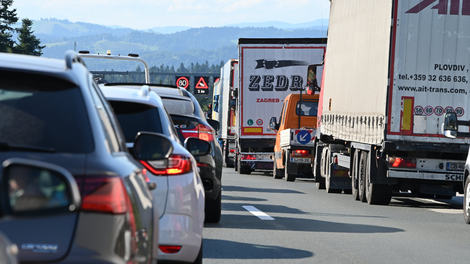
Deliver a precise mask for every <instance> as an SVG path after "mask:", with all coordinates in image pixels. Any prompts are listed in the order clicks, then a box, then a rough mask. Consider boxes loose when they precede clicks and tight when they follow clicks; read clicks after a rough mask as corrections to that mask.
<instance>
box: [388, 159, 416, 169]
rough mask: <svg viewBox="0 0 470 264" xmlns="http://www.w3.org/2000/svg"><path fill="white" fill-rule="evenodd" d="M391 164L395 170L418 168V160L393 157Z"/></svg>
mask: <svg viewBox="0 0 470 264" xmlns="http://www.w3.org/2000/svg"><path fill="white" fill-rule="evenodd" d="M389 164H390V166H391V167H394V168H416V159H414V158H398V157H391V158H390V159H389Z"/></svg>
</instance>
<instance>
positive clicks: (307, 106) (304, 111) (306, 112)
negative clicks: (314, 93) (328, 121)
mask: <svg viewBox="0 0 470 264" xmlns="http://www.w3.org/2000/svg"><path fill="white" fill-rule="evenodd" d="M317 111H318V102H309V101H302V102H298V103H297V109H296V111H295V113H296V114H297V115H301V116H317Z"/></svg>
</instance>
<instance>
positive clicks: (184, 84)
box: [176, 76, 189, 89]
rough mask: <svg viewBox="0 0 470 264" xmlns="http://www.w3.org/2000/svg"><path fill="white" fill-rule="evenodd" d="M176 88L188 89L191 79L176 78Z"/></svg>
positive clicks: (184, 77)
mask: <svg viewBox="0 0 470 264" xmlns="http://www.w3.org/2000/svg"><path fill="white" fill-rule="evenodd" d="M176 86H178V87H183V88H184V89H188V87H189V78H188V77H186V76H176Z"/></svg>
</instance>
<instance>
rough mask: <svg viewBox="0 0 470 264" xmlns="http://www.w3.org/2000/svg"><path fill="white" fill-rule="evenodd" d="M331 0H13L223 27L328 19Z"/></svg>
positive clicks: (21, 4)
mask: <svg viewBox="0 0 470 264" xmlns="http://www.w3.org/2000/svg"><path fill="white" fill-rule="evenodd" d="M329 7H330V1H329V0H170V1H164V0H14V1H13V5H12V8H16V9H17V14H18V17H19V18H20V19H23V18H29V19H31V20H39V19H41V18H57V19H66V20H69V21H70V22H86V23H93V24H99V25H106V26H122V27H128V28H133V29H149V28H153V27H166V26H187V27H221V26H225V25H230V24H238V23H246V22H249V23H257V22H269V21H279V22H286V23H290V24H299V23H305V22H311V21H314V20H316V19H327V18H328V16H329Z"/></svg>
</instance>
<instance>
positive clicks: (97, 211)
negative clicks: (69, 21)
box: [0, 51, 158, 263]
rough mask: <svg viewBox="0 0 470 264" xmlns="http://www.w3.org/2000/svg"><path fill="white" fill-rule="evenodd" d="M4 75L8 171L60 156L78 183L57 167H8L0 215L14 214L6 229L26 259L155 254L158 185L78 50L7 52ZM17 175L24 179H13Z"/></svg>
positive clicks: (2, 157)
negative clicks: (131, 149) (52, 54)
mask: <svg viewBox="0 0 470 264" xmlns="http://www.w3.org/2000/svg"><path fill="white" fill-rule="evenodd" d="M0 80H1V81H0V163H1V164H2V166H3V168H4V170H6V169H7V168H10V167H8V166H9V164H15V162H16V163H18V162H17V161H18V159H20V160H23V159H26V160H34V161H37V162H41V163H43V164H52V165H53V166H57V167H60V168H63V169H64V170H66V171H68V172H69V173H70V174H71V177H72V179H73V180H71V182H74V183H75V184H76V185H77V187H76V188H77V192H79V194H73V193H71V192H67V191H65V190H67V188H66V186H67V185H66V184H65V185H64V183H61V182H60V181H59V180H58V179H60V177H53V176H51V175H53V174H50V173H43V172H37V171H36V172H34V170H32V172H31V171H29V172H28V170H26V171H25V170H21V168H20V170H16V171H14V172H11V174H6V173H5V172H4V171H3V170H2V172H0V173H1V174H5V175H0V176H2V184H3V187H2V196H1V197H2V200H3V201H2V207H1V208H0V215H1V216H8V218H7V219H5V220H2V221H0V231H1V232H3V233H4V234H5V235H6V236H7V237H8V238H9V239H10V240H11V241H12V242H13V243H15V244H16V245H17V246H18V248H19V253H18V257H19V260H20V261H21V262H28V263H33V262H47V263H49V262H54V263H149V261H150V257H151V253H152V252H151V249H152V244H151V243H152V239H153V235H154V233H156V232H158V231H157V230H153V228H152V227H153V220H154V216H153V201H152V199H153V198H152V195H151V193H150V192H149V188H150V185H148V184H147V183H146V178H145V175H144V173H145V171H144V169H143V166H142V165H141V164H139V162H137V161H136V160H135V159H134V157H133V156H132V155H131V154H130V153H128V151H127V148H126V144H125V140H124V137H123V135H122V132H121V129H120V127H119V125H118V123H117V121H116V118H115V116H114V114H113V113H112V110H111V109H110V107H109V105H108V103H107V101H106V99H105V98H104V97H103V95H102V94H101V91H100V89H99V88H98V86H97V84H96V83H95V81H94V80H93V78H92V75H91V74H90V72H89V71H88V70H87V68H86V67H85V65H84V64H83V63H82V60H81V59H80V58H79V57H78V56H77V54H76V53H75V52H73V51H70V52H67V53H66V55H65V60H58V59H47V58H40V57H36V56H26V55H16V54H5V53H0ZM137 140H139V138H137V139H136V141H137ZM13 168H15V167H11V168H10V169H13ZM23 169H24V168H23ZM9 175H10V176H11V175H14V177H17V178H14V179H13V178H12V181H9V182H8V183H5V180H4V179H7V178H6V177H7V176H8V177H10V176H9ZM11 177H13V176H11ZM7 184H8V185H9V186H8V187H5V185H7ZM5 193H7V194H8V195H9V199H10V202H8V203H6V202H5V199H3V198H4V196H5ZM73 197H79V198H80V202H77V201H76V199H72V198H73ZM32 198H33V199H32ZM74 200H75V202H73V201H74ZM71 201H72V203H71ZM46 211H47V212H49V213H50V214H49V215H47V216H41V215H40V213H41V212H46Z"/></svg>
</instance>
